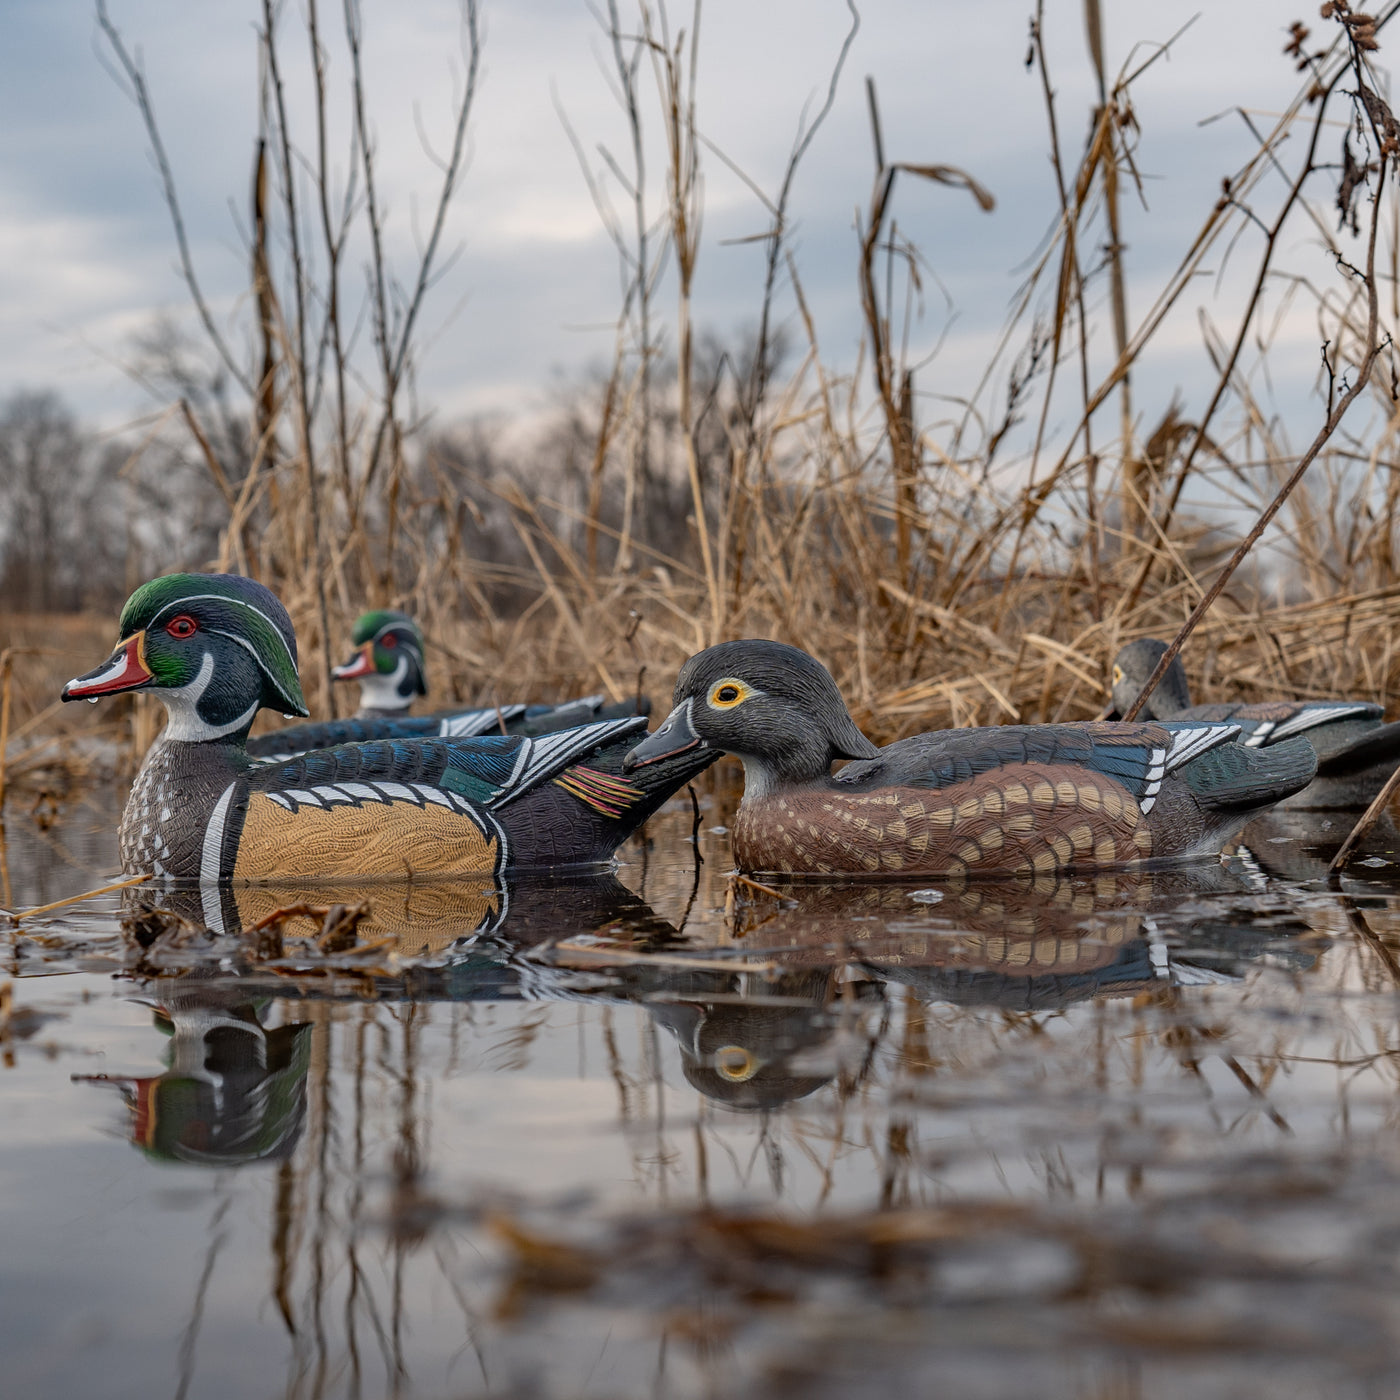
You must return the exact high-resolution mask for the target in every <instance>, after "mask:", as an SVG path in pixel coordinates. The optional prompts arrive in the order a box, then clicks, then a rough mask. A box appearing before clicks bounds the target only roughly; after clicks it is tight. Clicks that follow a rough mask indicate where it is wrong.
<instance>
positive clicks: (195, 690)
mask: <svg viewBox="0 0 1400 1400" xmlns="http://www.w3.org/2000/svg"><path fill="white" fill-rule="evenodd" d="M213 679H214V658H213V656H211V655H210V654H209V653H208V652H207V651H206V652H205V653H204V660H203V662H201V663H200V667H199V674H198V675H197V676H196V677H195V678H194V679H193V680H192V681H191V682H190V683H189V684H188V685H182V686H179V687H178V688H175V689H171V690H158V691H156V694H157V695H159V696H160V699H161V703H162V704H163V705H164V706H165V712H166V714H167V715H168V716H169V719H168V720H167V721H166V725H165V730H164V732H163V733H162V735H161V738H162V739H164V740H165V741H166V742H167V743H172V744H204V743H208V742H209V740H210V739H222V738H223V737H224V736H225V735H226V734H232V733H234V732H235V731H236V730H239V729H242V728H243V726H244V725H245V724H251V723H252V719H253V716H254V715H255V714H257V712H258V705H259V704H260V703H261V702H260V701H258V700H254V701H253V703H252V704H251V705H249V706H248V708H247V709H246V710H244V711H243V713H242V714H241V715H239V717H238V718H237V719H236V720H233V721H232V722H230V723H229V724H225V725H222V726H215V725H212V724H207V723H206V722H205V721H204V720H202V719H200V717H199V702H200V700H201V699H203V697H204V692H205V691H206V690H208V689H209V682H210V681H211V680H213Z"/></svg>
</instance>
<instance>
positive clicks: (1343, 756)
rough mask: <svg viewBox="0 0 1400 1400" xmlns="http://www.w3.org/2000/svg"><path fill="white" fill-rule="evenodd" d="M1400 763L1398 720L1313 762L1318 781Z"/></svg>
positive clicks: (1368, 732) (1399, 729)
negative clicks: (1377, 766) (1387, 763)
mask: <svg viewBox="0 0 1400 1400" xmlns="http://www.w3.org/2000/svg"><path fill="white" fill-rule="evenodd" d="M1385 762H1390V763H1391V764H1397V763H1400V720H1395V721H1393V722H1392V723H1390V724H1381V725H1377V726H1376V727H1375V728H1373V729H1369V730H1367V732H1366V733H1365V734H1363V735H1362V736H1361V737H1360V738H1358V739H1356V740H1355V741H1354V742H1353V743H1350V744H1347V745H1346V746H1345V747H1344V748H1340V749H1338V750H1336V752H1335V753H1329V754H1328V755H1327V756H1326V757H1325V758H1319V759H1318V761H1317V772H1318V776H1319V777H1327V778H1342V777H1346V776H1348V775H1349V774H1351V773H1358V772H1361V771H1362V770H1363V769H1366V768H1372V767H1374V766H1376V765H1377V764H1381V763H1385Z"/></svg>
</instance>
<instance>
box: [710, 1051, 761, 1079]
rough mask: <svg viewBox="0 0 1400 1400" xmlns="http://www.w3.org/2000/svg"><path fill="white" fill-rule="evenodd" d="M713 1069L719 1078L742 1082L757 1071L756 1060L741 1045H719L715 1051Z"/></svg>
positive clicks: (750, 1077)
mask: <svg viewBox="0 0 1400 1400" xmlns="http://www.w3.org/2000/svg"><path fill="white" fill-rule="evenodd" d="M715 1070H716V1072H717V1073H718V1075H719V1077H720V1078H721V1079H727V1080H728V1081H729V1082H730V1083H731V1084H742V1083H743V1082H744V1081H745V1080H746V1079H752V1078H753V1077H754V1075H756V1074H757V1073H758V1061H757V1060H756V1059H755V1058H754V1057H753V1056H752V1055H750V1054H749V1052H748V1051H747V1050H745V1049H744V1047H743V1046H742V1045H721V1046H720V1048H719V1049H718V1050H716V1051H715Z"/></svg>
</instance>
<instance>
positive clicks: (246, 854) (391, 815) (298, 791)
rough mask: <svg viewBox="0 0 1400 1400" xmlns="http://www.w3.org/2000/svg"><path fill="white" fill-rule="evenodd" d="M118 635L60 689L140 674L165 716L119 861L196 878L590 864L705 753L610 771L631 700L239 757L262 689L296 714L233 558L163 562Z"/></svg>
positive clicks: (279, 629)
mask: <svg viewBox="0 0 1400 1400" xmlns="http://www.w3.org/2000/svg"><path fill="white" fill-rule="evenodd" d="M120 635H121V640H120V641H119V642H118V643H117V648H116V651H115V652H114V653H113V655H112V656H111V658H110V659H109V660H108V661H106V662H104V663H103V665H101V666H100V667H98V668H97V669H96V670H95V671H91V672H89V673H88V674H87V675H85V676H80V677H78V678H77V679H76V680H72V681H70V682H69V683H68V684H67V685H66V686H65V687H64V689H63V698H64V699H65V700H77V699H93V700H95V699H97V698H98V697H100V696H103V695H114V694H117V693H119V692H123V691H128V690H152V691H154V692H155V694H157V695H158V696H159V697H160V699H161V700H162V701H163V702H164V704H165V708H166V711H167V714H168V722H167V724H166V727H165V729H164V731H163V732H162V733H161V736H160V738H159V739H158V740H157V741H156V743H155V744H154V745H153V746H152V748H151V751H150V753H149V754H148V755H147V757H146V761H145V763H144V764H143V765H142V768H141V771H140V773H139V774H138V775H137V777H136V781H135V783H134V784H133V785H132V790H131V796H130V797H129V798H128V800H127V805H126V810H125V812H124V814H123V816H122V823H121V831H120V843H121V856H122V865H123V868H124V869H125V870H126V871H127V872H128V873H129V874H133V875H136V874H146V873H150V874H154V875H157V876H167V877H171V878H175V879H199V880H201V881H205V882H211V881H217V880H228V879H233V880H237V881H240V882H241V881H263V880H269V879H282V878H312V879H319V878H328V877H333V876H346V875H354V876H369V877H373V876H403V875H409V874H419V873H432V874H436V875H451V874H491V873H494V872H497V871H500V870H503V869H506V868H510V869H512V870H521V869H534V868H546V867H556V866H575V865H590V864H597V863H599V862H602V861H606V860H608V859H609V858H610V857H611V856H612V854H613V852H614V850H615V849H616V848H617V846H618V845H620V844H621V843H622V842H623V841H624V840H625V839H626V838H627V837H628V836H629V835H630V834H631V833H632V832H633V831H634V830H635V829H636V828H637V827H638V826H639V825H641V823H642V822H643V821H644V820H645V819H646V818H647V817H648V816H650V815H651V813H652V812H654V811H655V810H656V808H657V807H659V806H660V805H661V803H662V802H664V801H665V800H666V798H667V797H669V796H670V795H671V794H672V793H673V792H675V791H676V790H677V789H678V788H679V787H680V786H681V785H682V784H684V783H685V782H686V781H687V780H688V779H689V778H690V777H693V776H694V774H695V773H697V772H699V771H700V770H701V769H702V768H703V767H705V766H706V763H707V762H708V760H709V759H710V758H711V757H713V756H714V755H713V754H701V753H695V752H692V753H688V754H686V755H684V756H680V757H679V761H677V762H673V763H669V764H665V765H662V767H661V769H660V771H658V773H657V775H656V777H655V778H654V779H650V778H648V777H647V775H646V774H644V773H643V774H639V775H638V776H637V777H636V778H631V777H625V776H624V775H623V774H622V772H621V766H622V759H623V757H624V754H625V752H626V751H627V749H628V748H629V747H630V746H631V745H632V744H634V743H635V742H636V741H637V739H638V738H639V737H640V735H641V734H642V732H643V731H644V730H645V728H646V720H645V719H643V718H641V717H640V716H633V717H632V718H629V719H622V720H611V721H605V722H603V723H596V724H588V725H583V726H582V727H580V728H577V729H566V730H560V731H559V732H557V733H554V734H546V735H542V736H539V737H529V736H524V735H499V734H498V735H491V736H487V737H477V738H394V739H384V740H379V741H375V742H368V743H358V744H341V745H339V746H337V747H334V748H328V749H317V750H312V751H311V752H308V753H305V754H303V755H302V756H301V757H299V758H296V759H292V760H289V761H287V762H283V763H255V762H254V761H253V760H252V759H250V758H249V756H248V753H247V751H246V747H245V744H246V740H247V737H248V729H249V726H250V725H251V724H252V722H253V717H254V716H255V715H256V714H257V712H258V710H259V709H260V708H261V707H263V706H267V707H269V708H273V709H276V710H279V711H282V712H286V711H291V712H293V713H296V714H301V715H304V714H306V704H305V701H304V700H303V699H302V694H301V686H300V683H299V681H298V679H297V670H296V637H295V635H294V634H293V631H292V625H291V620H290V619H289V618H288V616H287V613H286V610H285V609H284V608H283V607H282V605H281V603H279V602H278V600H277V599H276V598H275V597H274V596H273V595H272V594H271V593H270V592H269V591H268V590H267V589H266V588H264V587H262V585H261V584H258V583H254V582H253V581H252V580H250V579H246V578H241V577H238V576H236V575H232V574H174V575H171V576H169V577H167V578H160V579H155V580H153V581H152V582H150V583H147V584H144V585H143V586H142V587H141V588H138V589H137V590H136V592H135V593H133V594H132V595H131V597H130V599H129V600H128V601H127V604H126V607H125V608H124V609H123V610H122V616H121V624H120Z"/></svg>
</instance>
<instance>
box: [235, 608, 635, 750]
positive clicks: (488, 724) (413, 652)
mask: <svg viewBox="0 0 1400 1400" xmlns="http://www.w3.org/2000/svg"><path fill="white" fill-rule="evenodd" d="M352 637H353V641H354V646H355V650H354V653H353V654H352V655H351V657H350V659H349V660H348V661H347V662H345V664H344V665H342V666H337V667H336V668H335V670H334V671H332V672H331V675H332V676H333V677H334V678H335V679H336V680H338V681H350V680H356V681H359V683H360V708H359V709H358V710H357V711H356V712H355V714H354V716H353V717H352V718H350V719H338V720H328V721H325V722H313V723H310V724H294V725H290V726H289V727H287V728H285V729H279V730H276V731H274V732H273V733H270V734H259V735H257V736H255V737H254V738H250V739H249V740H248V745H247V748H248V753H249V755H250V756H251V757H253V758H257V759H272V760H285V759H289V758H296V757H298V756H299V755H301V754H303V753H306V752H307V751H308V750H310V749H329V748H333V747H334V746H335V745H336V744H358V743H363V742H364V741H366V740H368V739H432V738H439V739H465V738H469V737H470V736H472V735H474V734H550V733H553V732H554V731H555V730H556V729H572V728H576V727H577V726H578V725H581V724H590V723H594V722H596V721H600V720H608V719H625V718H627V717H628V716H629V715H639V714H640V715H644V714H646V713H647V712H648V707H647V704H646V701H645V700H641V699H637V700H630V701H624V702H623V703H621V704H617V705H609V704H607V703H606V700H607V697H606V696H604V695H588V696H585V697H583V698H582V699H580V700H568V701H565V702H564V703H563V704H560V705H524V704H510V705H488V706H485V707H483V708H480V709H474V710H463V709H455V710H445V711H442V712H439V713H438V714H433V715H420V716H414V715H412V714H411V713H410V711H411V708H412V705H413V701H414V699H415V698H416V697H417V696H419V695H426V694H427V693H428V683H427V679H426V677H425V675H424V666H423V634H422V632H421V631H420V630H419V628H418V624H417V623H416V622H414V620H413V619H412V618H411V617H409V615H408V614H407V613H403V612H397V611H395V610H394V609H390V608H385V609H381V610H379V611H377V612H367V613H363V614H362V615H361V616H360V617H359V618H358V619H357V620H356V622H355V628H354V632H353V634H352Z"/></svg>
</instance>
